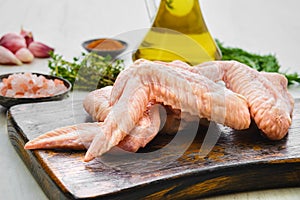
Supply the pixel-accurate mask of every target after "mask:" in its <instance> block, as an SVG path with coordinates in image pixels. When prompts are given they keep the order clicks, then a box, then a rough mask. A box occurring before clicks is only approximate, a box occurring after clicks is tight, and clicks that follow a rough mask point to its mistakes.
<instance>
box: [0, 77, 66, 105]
mask: <svg viewBox="0 0 300 200" xmlns="http://www.w3.org/2000/svg"><path fill="white" fill-rule="evenodd" d="M71 87H72V86H71V83H70V82H69V81H67V80H65V79H63V78H60V77H56V76H52V75H46V74H41V73H31V72H19V73H10V74H3V75H0V105H2V106H4V107H7V108H9V107H11V106H13V105H16V104H22V103H35V102H44V101H55V100H62V99H64V98H66V97H67V96H68V93H69V91H70V90H71Z"/></svg>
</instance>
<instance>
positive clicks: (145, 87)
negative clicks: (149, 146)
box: [25, 60, 293, 161]
mask: <svg viewBox="0 0 300 200" xmlns="http://www.w3.org/2000/svg"><path fill="white" fill-rule="evenodd" d="M229 67H232V68H233V69H235V70H233V69H232V70H230V69H228V68H229ZM137 68H140V69H137ZM239 68H241V69H240V70H238V69H239ZM141 69H142V70H141ZM248 69H250V68H249V67H248V66H243V65H242V64H240V63H237V62H221V61H217V62H211V63H205V64H203V65H201V66H196V67H193V68H192V67H190V66H188V65H187V64H185V63H182V62H181V61H175V62H171V63H163V62H150V61H146V60H138V61H137V62H135V63H134V64H133V66H132V67H130V68H128V69H126V70H124V71H123V72H122V73H121V74H120V75H119V76H118V79H117V81H116V83H115V85H114V87H113V91H112V93H111V96H110V99H109V98H107V94H106V97H104V98H106V99H105V101H106V104H105V105H100V104H101V102H99V101H98V102H90V103H88V106H91V104H94V105H96V104H97V103H98V104H99V105H98V107H99V108H96V109H104V108H105V107H106V108H107V106H108V105H107V101H108V100H110V103H108V104H109V106H112V107H111V108H112V109H115V111H116V112H118V115H119V116H123V117H122V118H123V119H125V118H124V116H128V117H129V118H127V117H126V119H129V120H124V121H125V122H124V123H123V127H125V129H124V128H120V127H122V126H120V125H119V124H118V123H116V122H115V121H118V120H121V119H118V116H116V115H114V114H113V113H114V110H113V111H111V110H110V109H111V108H107V109H106V111H105V109H104V111H105V112H100V110H96V109H95V110H94V111H90V112H89V113H91V114H92V116H93V118H94V119H95V120H98V121H99V119H100V118H101V119H102V120H104V123H93V124H92V125H91V123H86V124H80V125H76V126H78V127H80V128H79V129H78V128H77V130H76V134H77V135H78V132H80V135H82V134H83V135H86V137H85V139H88V140H89V143H88V144H90V142H91V140H92V139H93V138H94V137H95V135H97V137H96V138H94V139H93V144H92V145H93V146H91V147H90V148H89V150H88V152H87V154H86V157H85V160H86V161H89V160H91V159H93V158H94V157H96V156H100V155H101V154H103V153H105V152H106V151H108V150H109V149H110V148H111V147H113V146H115V145H116V144H119V145H120V144H122V143H123V144H125V145H129V146H132V147H133V146H136V147H138V148H139V147H141V146H143V145H145V144H146V143H147V142H145V144H143V145H140V144H138V145H134V143H130V142H125V141H126V140H125V138H130V137H128V134H127V133H129V132H130V131H128V130H130V129H134V127H135V126H137V124H138V122H139V120H141V119H142V118H143V115H141V113H145V109H146V110H147V104H149V101H151V100H155V101H157V102H162V103H164V104H165V105H170V106H172V109H175V110H180V111H181V112H182V111H183V113H185V112H188V113H189V114H191V115H197V116H199V117H206V118H207V119H210V120H214V121H217V122H219V123H222V124H225V125H227V126H230V127H232V128H235V129H245V128H247V127H248V126H249V124H250V113H249V111H248V104H247V102H246V101H245V99H244V97H243V96H240V95H238V94H235V93H233V92H231V91H229V90H226V89H224V88H223V89H222V88H220V87H221V86H220V85H218V84H215V83H214V82H212V81H211V80H213V81H219V80H223V81H224V82H225V83H226V86H227V87H228V88H230V89H231V90H233V91H235V92H237V93H239V94H242V95H244V96H245V97H246V98H247V101H249V102H250V103H249V106H250V112H251V116H252V117H253V118H254V119H256V120H255V121H256V122H261V121H266V120H265V119H266V118H264V117H266V116H268V115H265V114H264V113H265V112H263V114H264V115H263V114H262V113H260V112H261V111H260V112H259V111H258V110H260V109H262V108H263V106H262V107H260V106H261V105H262V104H263V103H264V101H267V102H268V101H270V100H269V99H268V97H270V95H269V93H268V92H266V91H265V90H266V89H268V87H270V84H271V85H272V84H273V85H274V86H272V87H274V88H273V92H274V94H277V93H278V92H280V93H281V94H282V96H280V95H278V94H277V95H275V97H276V98H278V96H280V97H279V98H281V99H280V100H279V101H278V100H273V101H271V103H272V102H273V104H274V102H276V103H275V104H276V106H278V107H279V108H281V106H283V109H281V110H283V111H282V112H283V113H288V116H289V119H291V113H292V109H293V99H292V97H291V96H290V94H289V93H288V92H287V88H286V80H285V78H284V77H282V76H281V75H278V74H273V73H259V74H258V72H256V71H255V70H254V71H255V72H251V70H250V73H254V75H253V74H252V75H251V76H250V77H248V75H245V74H247V73H249V72H248V71H247V70H248ZM243 73H244V74H243ZM255 73H256V74H255ZM202 75H204V76H206V77H203V76H202ZM239 76H241V77H242V78H241V79H239V78H238V77H239ZM260 76H263V77H264V78H260ZM257 77H258V78H257ZM207 78H209V79H211V80H208V79H207ZM253 79H254V80H253ZM255 79H258V80H255ZM170 80H171V81H170ZM239 80H241V81H239ZM178 81H179V82H178ZM244 81H248V82H246V83H247V84H245V83H243V82H244ZM251 81H254V82H255V81H256V82H255V83H254V84H253V83H249V82H251ZM242 84H244V85H246V86H242ZM255 85H258V86H259V85H263V87H258V88H257V90H258V93H263V94H267V98H262V97H263V96H261V95H259V96H258V97H259V98H261V100H260V101H258V100H256V99H255V98H254V97H255V96H254V97H253V96H252V94H255V91H256V90H255V89H254V90H253V88H254V87H253V86H255ZM247 87H249V88H250V89H248V90H246V89H247ZM186 88H189V89H188V90H186ZM199 88H200V89H199ZM260 90H262V91H260ZM132 91H134V92H133V93H132ZM170 91H172V92H170ZM220 91H223V92H220ZM218 93H219V94H218ZM249 93H250V94H249ZM183 94H184V95H183ZM187 94H188V95H187ZM225 94H226V98H224V95H225ZM189 95H191V96H192V97H190V96H189ZM197 95H198V96H197ZM285 95H287V96H285ZM104 96H105V95H104ZM207 96H209V98H207ZM193 97H196V99H195V98H193ZM205 97H206V98H205ZM228 97H229V98H228ZM256 97H257V96H256ZM286 97H288V98H286ZM189 98H190V99H189ZM273 98H274V96H273ZM191 99H192V100H191ZM221 100H226V101H221ZM195 102H196V103H195ZM253 102H254V103H253ZM102 103H104V102H103V101H102ZM237 103H239V104H237ZM212 104H213V105H212ZM281 104H282V105H281ZM124 105H125V106H129V107H130V105H131V107H130V109H125V110H124V109H123V110H122V108H126V107H124ZM92 106H93V105H92ZM101 106H102V108H101ZM214 107H217V108H218V107H219V108H220V109H213V110H212V108H214ZM224 107H226V109H225V110H224ZM148 108H149V106H148ZM221 108H223V109H221ZM139 109H140V110H139ZM209 109H210V113H209V111H208V110H209ZM240 109H241V110H240ZM275 110H278V109H275ZM195 111H196V112H195ZM212 111H213V112H215V113H212ZM224 111H226V112H224ZM284 111H285V112H284ZM270 112H274V111H273V110H272V109H271V111H269V115H270ZM99 113H102V114H99ZM103 113H104V114H103ZM108 113H109V114H108ZM257 113H258V114H257ZM107 114H108V116H106V115H107ZM122 114H124V115H122ZM212 116H213V119H211V117H212ZM235 116H239V117H238V118H237V117H235ZM106 117H107V118H108V119H107V118H106ZM240 117H242V118H240ZM284 117H286V115H284ZM259 119H260V120H259ZM281 121H282V120H279V122H281ZM275 122H276V121H275ZM287 122H288V123H287V125H286V126H288V127H289V125H290V123H291V120H290V121H289V120H288V118H287ZM105 123H106V124H105ZM270 123H274V121H273V122H270V121H269V122H268V123H263V122H261V123H258V127H259V128H261V129H262V131H264V132H266V131H267V134H266V135H267V136H268V137H269V138H270V139H278V134H276V133H275V134H273V131H274V128H270V126H272V127H274V125H272V124H270ZM90 126H92V128H91V127H90ZM131 127H133V128H131ZM275 127H276V126H275ZM72 130H73V129H72V128H70V127H64V128H61V129H59V132H61V134H59V133H56V134H55V136H54V138H53V141H54V142H57V143H61V144H63V143H68V144H66V147H67V148H68V146H69V147H70V146H72V145H70V144H75V143H76V142H77V143H84V142H85V141H86V140H84V139H83V140H82V138H81V139H79V140H78V137H77V138H74V137H73V136H74V135H75V134H74V131H72ZM120 130H121V131H120ZM280 130H281V134H279V135H280V138H281V137H282V135H283V136H284V135H285V134H286V133H287V130H286V129H284V130H282V129H280ZM285 130H286V132H285V133H284V134H283V133H282V132H284V131H285ZM105 131H106V132H105ZM126 131H128V132H126ZM52 132H53V133H55V132H56V131H52ZM131 132H132V131H131ZM131 132H130V134H131ZM154 132H156V131H154ZM64 133H67V135H68V137H67V138H69V139H67V138H65V140H64V139H63V137H64V136H62V134H64ZM91 133H93V134H92V135H93V137H90V135H91ZM151 133H153V132H151ZM156 133H157V132H156ZM156 133H153V134H152V137H150V136H151V134H150V133H149V134H150V135H149V138H151V139H152V138H153V137H154V136H155V134H156ZM270 133H272V134H270ZM130 134H129V135H130ZM139 134H141V133H138V134H137V135H139ZM45 135H47V134H45ZM48 135H51V134H49V133H48ZM59 135H61V136H59ZM153 135H154V136H153ZM273 135H275V137H273ZM144 136H146V135H144ZM40 137H44V136H43V135H42V136H40ZM55 137H56V139H55ZM57 137H58V138H57ZM72 137H73V138H72ZM70 138H71V139H70ZM133 138H134V137H133ZM149 138H148V140H147V139H146V138H145V139H144V141H150V140H151V139H149ZM280 138H279V139H280ZM37 139H38V138H37ZM37 139H35V140H33V141H36V142H35V143H32V144H30V142H29V143H28V145H27V144H26V145H27V148H44V147H45V145H44V147H43V145H39V144H40V142H39V141H38V140H37ZM122 140H123V141H122ZM33 141H32V142H33ZM50 141H51V138H50ZM118 141H119V142H120V141H122V142H120V143H119V142H118ZM132 141H133V140H132ZM44 143H45V142H44ZM48 143H49V142H48ZM137 143H138V142H137ZM51 145H52V146H55V145H53V142H52V144H51ZM51 145H50V146H51ZM46 146H47V145H46ZM84 146H86V145H84ZM73 147H74V145H73ZM25 148H26V146H25ZM54 148H55V147H54ZM125 149H126V148H125Z"/></svg>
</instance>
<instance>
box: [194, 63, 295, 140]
mask: <svg viewBox="0 0 300 200" xmlns="http://www.w3.org/2000/svg"><path fill="white" fill-rule="evenodd" d="M191 70H192V72H195V73H200V74H203V75H204V76H206V77H208V78H209V79H211V80H213V81H220V80H223V81H224V82H225V84H226V87H227V88H229V89H230V90H232V91H234V92H236V93H238V94H241V95H243V96H244V97H246V99H247V101H248V103H249V107H250V114H251V117H252V118H253V119H254V121H255V123H256V125H257V127H258V128H259V129H260V130H261V131H262V132H263V134H265V135H266V137H268V138H269V139H271V140H280V139H282V138H283V137H284V136H285V135H286V134H287V132H288V129H289V127H290V125H291V123H292V113H293V108H294V99H293V97H292V96H291V95H290V93H289V92H288V90H287V79H286V78H285V77H284V76H283V75H281V74H278V73H266V72H258V71H256V70H254V69H252V68H250V67H248V66H247V65H244V64H242V63H239V62H237V61H214V62H208V63H204V64H201V65H198V66H196V67H194V68H191Z"/></svg>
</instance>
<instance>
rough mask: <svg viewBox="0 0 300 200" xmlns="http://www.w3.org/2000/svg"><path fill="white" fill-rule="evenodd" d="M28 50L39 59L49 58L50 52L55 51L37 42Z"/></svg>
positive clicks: (32, 43) (30, 45)
mask: <svg viewBox="0 0 300 200" xmlns="http://www.w3.org/2000/svg"><path fill="white" fill-rule="evenodd" d="M28 49H29V50H30V51H31V53H32V54H33V55H34V56H35V57H37V58H49V57H50V52H51V51H54V48H52V47H49V46H47V45H45V44H43V43H41V42H36V41H33V42H31V43H30V44H29V46H28Z"/></svg>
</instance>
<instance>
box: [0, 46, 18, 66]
mask: <svg viewBox="0 0 300 200" xmlns="http://www.w3.org/2000/svg"><path fill="white" fill-rule="evenodd" d="M0 64H16V65H22V62H21V61H20V60H19V59H18V58H17V57H16V56H15V55H14V54H13V53H12V52H11V51H10V50H8V49H7V48H5V47H3V46H0Z"/></svg>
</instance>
